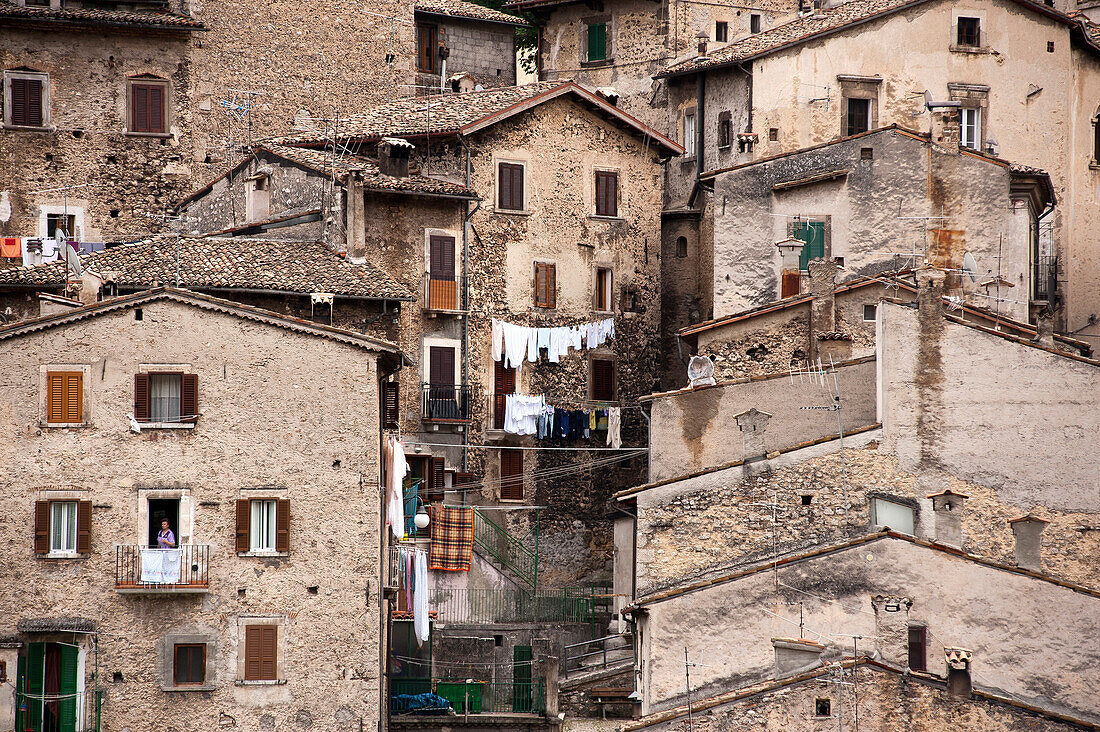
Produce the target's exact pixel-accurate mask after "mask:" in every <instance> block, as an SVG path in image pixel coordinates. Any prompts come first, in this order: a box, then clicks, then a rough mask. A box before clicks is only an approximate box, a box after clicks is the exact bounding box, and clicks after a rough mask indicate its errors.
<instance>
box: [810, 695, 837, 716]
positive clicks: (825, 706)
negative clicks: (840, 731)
mask: <svg viewBox="0 0 1100 732" xmlns="http://www.w3.org/2000/svg"><path fill="white" fill-rule="evenodd" d="M814 716H815V717H831V716H833V702H832V700H831V699H815V700H814Z"/></svg>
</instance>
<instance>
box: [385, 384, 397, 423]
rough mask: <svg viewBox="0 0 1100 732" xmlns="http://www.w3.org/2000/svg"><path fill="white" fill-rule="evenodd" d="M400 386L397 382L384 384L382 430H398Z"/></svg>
mask: <svg viewBox="0 0 1100 732" xmlns="http://www.w3.org/2000/svg"><path fill="white" fill-rule="evenodd" d="M397 396H398V384H397V382H396V381H386V382H383V383H382V429H387V430H395V429H397V428H398V424H397V423H398V406H397Z"/></svg>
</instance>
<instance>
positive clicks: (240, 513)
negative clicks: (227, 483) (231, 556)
mask: <svg viewBox="0 0 1100 732" xmlns="http://www.w3.org/2000/svg"><path fill="white" fill-rule="evenodd" d="M249 509H250V506H249V501H248V500H240V501H237V551H239V552H246V551H248V550H249V539H250V536H249V524H250V519H251V516H250V515H249Z"/></svg>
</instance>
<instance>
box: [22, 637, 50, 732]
mask: <svg viewBox="0 0 1100 732" xmlns="http://www.w3.org/2000/svg"><path fill="white" fill-rule="evenodd" d="M45 681H46V644H45V643H28V644H27V676H26V681H25V683H24V687H23V690H24V691H25V692H26V694H27V696H29V697H31V698H32V699H33V698H35V697H39V698H41V696H42V694H43V693H45V691H46V689H45V685H46V684H45ZM27 706H28V707H29V709H28V710H27V713H26V714H27V716H26V719H25V722H26V723H27V726H26V729H41V725H42V705H40V704H34V703H30V704H28V705H27Z"/></svg>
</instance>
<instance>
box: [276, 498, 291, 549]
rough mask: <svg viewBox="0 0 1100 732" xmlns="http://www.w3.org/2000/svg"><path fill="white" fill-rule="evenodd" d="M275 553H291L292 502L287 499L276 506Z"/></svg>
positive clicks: (281, 500)
mask: <svg viewBox="0 0 1100 732" xmlns="http://www.w3.org/2000/svg"><path fill="white" fill-rule="evenodd" d="M275 551H277V552H289V551H290V501H288V500H286V499H280V500H279V501H278V502H277V503H276V504H275Z"/></svg>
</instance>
